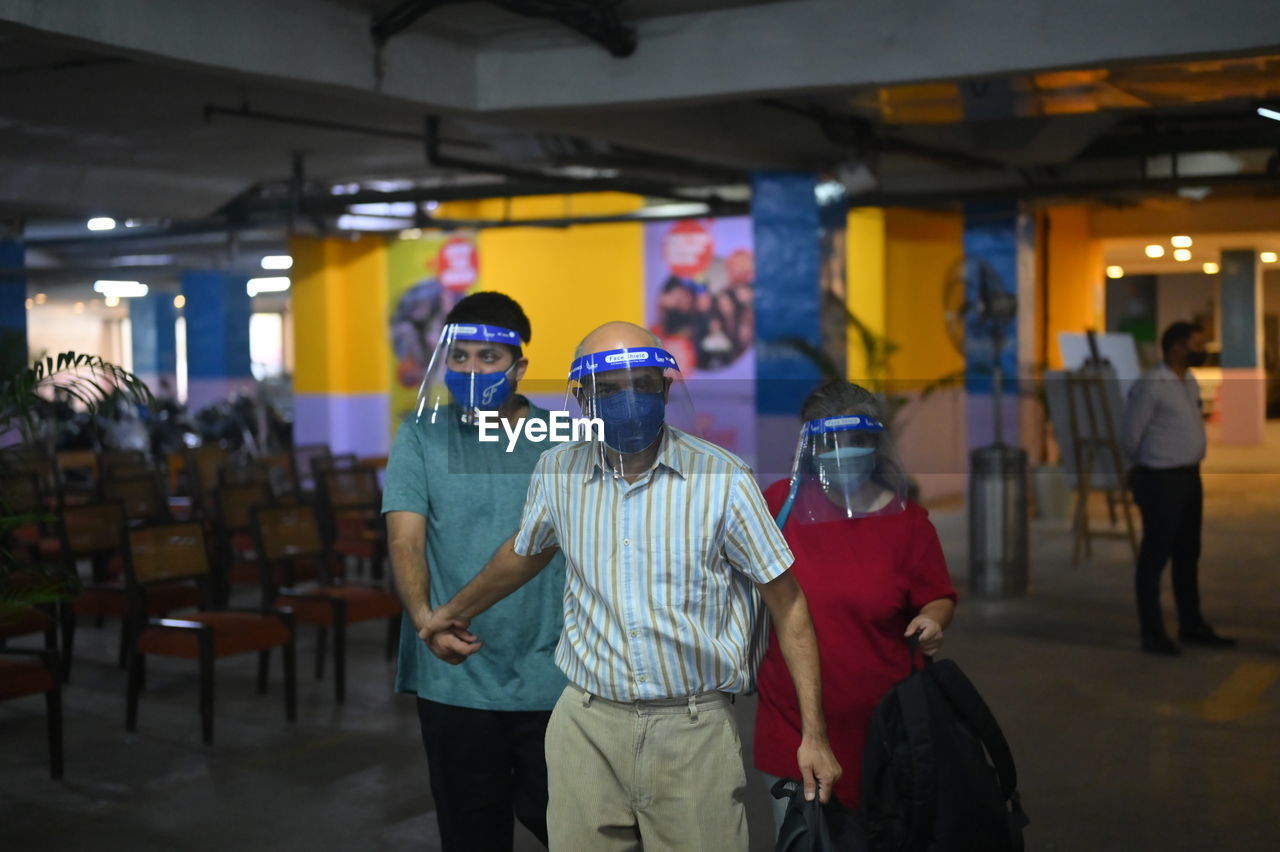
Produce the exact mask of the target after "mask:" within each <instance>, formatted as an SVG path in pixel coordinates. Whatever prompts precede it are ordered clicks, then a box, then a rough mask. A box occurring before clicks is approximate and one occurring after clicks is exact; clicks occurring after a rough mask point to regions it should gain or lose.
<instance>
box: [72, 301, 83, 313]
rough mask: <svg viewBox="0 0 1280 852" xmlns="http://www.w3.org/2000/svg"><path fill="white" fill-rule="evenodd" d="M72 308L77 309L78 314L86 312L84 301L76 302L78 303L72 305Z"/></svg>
mask: <svg viewBox="0 0 1280 852" xmlns="http://www.w3.org/2000/svg"><path fill="white" fill-rule="evenodd" d="M71 310H73V311H75V312H76V313H78V314H82V313H84V302H76V303H75V304H74V305H73V306H72V307H71Z"/></svg>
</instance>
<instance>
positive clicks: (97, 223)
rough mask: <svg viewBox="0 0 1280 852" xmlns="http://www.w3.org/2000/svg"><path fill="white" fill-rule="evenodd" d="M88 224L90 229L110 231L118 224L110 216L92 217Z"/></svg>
mask: <svg viewBox="0 0 1280 852" xmlns="http://www.w3.org/2000/svg"><path fill="white" fill-rule="evenodd" d="M86 226H87V227H88V228H89V230H90V231H110V230H112V229H113V228H115V226H116V220H115V219H112V218H111V217H110V216H95V217H93V218H92V219H90V220H89V221H88V222H87V223H86Z"/></svg>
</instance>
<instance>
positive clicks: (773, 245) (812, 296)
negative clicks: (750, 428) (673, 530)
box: [751, 172, 822, 483]
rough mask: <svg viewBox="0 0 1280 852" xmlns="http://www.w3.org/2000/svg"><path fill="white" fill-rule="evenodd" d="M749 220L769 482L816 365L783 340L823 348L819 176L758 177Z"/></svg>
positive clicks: (780, 467) (761, 448)
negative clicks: (753, 238)
mask: <svg viewBox="0 0 1280 852" xmlns="http://www.w3.org/2000/svg"><path fill="white" fill-rule="evenodd" d="M752 184H753V185H752V202H751V218H752V224H753V228H754V231H755V251H756V290H755V309H756V311H755V312H756V341H757V349H756V353H757V354H756V413H757V423H756V449H757V452H756V460H755V465H756V470H757V472H758V474H759V475H760V479H761V480H762V481H763V482H765V483H768V482H770V481H772V480H774V479H777V478H778V477H779V476H782V475H786V474H788V473H790V471H791V458H792V456H793V454H794V452H795V444H796V434H797V429H798V428H799V425H800V419H799V414H800V405H801V403H803V402H804V398H805V397H806V396H807V395H808V394H809V392H810V391H811V390H813V388H814V387H815V386H816V385H817V383H818V381H819V380H820V374H819V371H818V368H817V366H816V365H815V364H814V363H813V362H812V361H811V360H810V359H808V358H806V357H805V356H804V355H802V354H801V353H800V352H799V351H797V350H796V349H795V348H794V347H791V346H788V345H787V344H786V343H785V342H784V341H786V340H787V339H788V338H798V339H800V340H803V341H805V342H807V343H809V344H811V345H812V346H814V347H821V346H822V331H821V292H820V286H819V269H818V267H819V245H818V228H819V216H818V202H817V198H816V197H815V194H814V187H815V186H816V184H817V176H816V175H813V174H809V173H787V172H758V173H756V175H755V176H754V178H753V181H752Z"/></svg>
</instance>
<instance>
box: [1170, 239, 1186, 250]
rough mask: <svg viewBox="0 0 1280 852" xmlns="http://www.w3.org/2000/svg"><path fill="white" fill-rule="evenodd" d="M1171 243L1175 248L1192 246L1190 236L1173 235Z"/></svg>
mask: <svg viewBox="0 0 1280 852" xmlns="http://www.w3.org/2000/svg"><path fill="white" fill-rule="evenodd" d="M1169 244H1170V245H1171V246H1173V247H1174V248H1191V238H1190V237H1173V238H1172V239H1170V240H1169Z"/></svg>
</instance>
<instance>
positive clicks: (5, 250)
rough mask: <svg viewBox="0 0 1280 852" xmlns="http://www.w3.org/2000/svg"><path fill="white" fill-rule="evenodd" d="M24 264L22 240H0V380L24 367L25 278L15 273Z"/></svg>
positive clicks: (25, 331)
mask: <svg viewBox="0 0 1280 852" xmlns="http://www.w3.org/2000/svg"><path fill="white" fill-rule="evenodd" d="M25 265H26V252H25V251H24V249H23V245H22V241H21V240H10V239H0V378H7V377H9V376H11V375H13V374H14V373H16V372H18V371H19V370H21V369H22V368H23V367H25V366H26V365H27V279H26V277H25V276H24V275H23V274H22V273H21V272H19V271H18V270H21V269H22V268H23V267H24V266H25ZM6 270H7V271H6Z"/></svg>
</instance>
